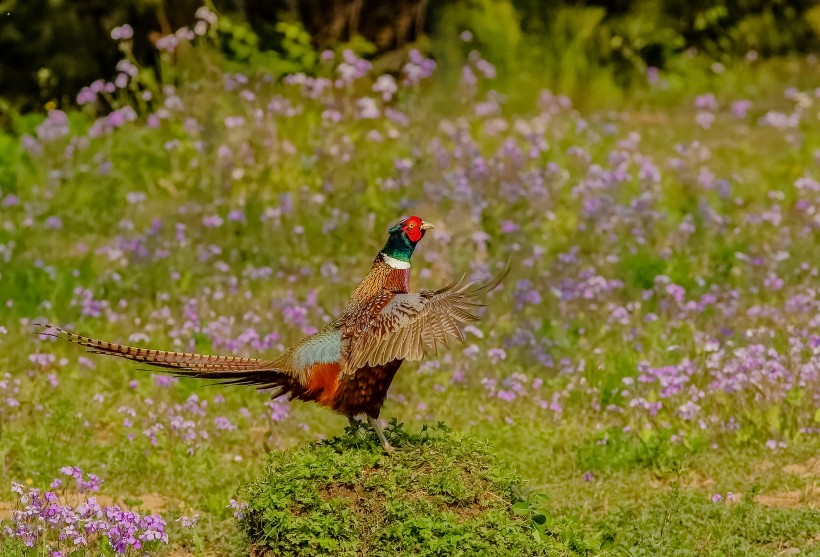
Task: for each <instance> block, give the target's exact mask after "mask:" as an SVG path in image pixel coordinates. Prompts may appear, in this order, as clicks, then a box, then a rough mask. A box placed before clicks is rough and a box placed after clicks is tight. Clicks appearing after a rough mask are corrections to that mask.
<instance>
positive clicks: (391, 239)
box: [381, 216, 435, 267]
mask: <svg viewBox="0 0 820 557" xmlns="http://www.w3.org/2000/svg"><path fill="white" fill-rule="evenodd" d="M431 228H435V226H433V225H432V224H430V223H429V222H424V221H423V220H421V218H419V217H417V216H412V217H407V218H405V219H402V220H400V221H399V222H398V224H396V226H394V227H393V228H391V229H390V230H389V231H388V233H389V234H390V235H389V236H388V238H387V243H386V244H385V245H384V247H383V248H382V250H381V253H382V255H383V256H384V257H385V259H386V260H387V261H388V262H389V263H391V264H393V263H395V264H393V265H392V266H393V267H403V266H407V267H409V266H410V257H411V256H412V255H413V250H415V249H416V244H418V243H419V242H420V241H421V239H422V238H424V233H425V232H426V231H428V230H430V229H431Z"/></svg>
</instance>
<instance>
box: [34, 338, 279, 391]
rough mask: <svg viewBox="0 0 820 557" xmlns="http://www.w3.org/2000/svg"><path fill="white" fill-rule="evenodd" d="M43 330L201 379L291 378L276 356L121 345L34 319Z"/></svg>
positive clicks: (275, 382)
mask: <svg viewBox="0 0 820 557" xmlns="http://www.w3.org/2000/svg"><path fill="white" fill-rule="evenodd" d="M35 325H36V326H38V327H42V328H43V329H44V330H43V331H42V332H40V333H39V334H41V335H46V336H51V337H54V338H58V339H61V340H67V341H69V342H73V343H75V344H79V345H81V346H85V347H86V348H88V349H89V350H88V351H89V352H90V353H92V354H103V355H106V356H116V357H118V358H125V359H126V360H131V361H134V362H142V363H146V364H149V365H152V366H155V367H158V368H162V369H163V370H169V371H170V372H171V373H173V374H174V375H177V376H183V377H199V378H202V379H220V380H221V381H219V382H220V383H225V384H233V385H257V386H258V388H260V389H266V388H271V387H285V386H286V385H287V384H289V383H290V382H291V380H292V379H293V376H292V374H291V373H290V372H289V371H288V370H286V369H282V366H281V364H279V363H277V361H276V360H259V359H256V358H243V357H238V356H211V355H208V354H192V353H190V352H166V351H165V350H152V349H149V348H137V347H135V346H125V345H122V344H116V343H113V342H105V341H102V340H97V339H93V338H89V337H86V336H83V335H78V334H76V333H72V332H69V331H66V330H65V329H61V328H60V327H55V326H54V325H49V324H42V323H35Z"/></svg>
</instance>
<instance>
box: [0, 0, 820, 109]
mask: <svg viewBox="0 0 820 557" xmlns="http://www.w3.org/2000/svg"><path fill="white" fill-rule="evenodd" d="M201 5H202V2H201V0H121V1H117V2H110V1H105V0H0V99H2V101H0V111H2V112H6V113H7V112H9V111H10V110H20V111H28V110H37V109H42V108H43V107H44V106H45V105H46V104H47V103H49V102H51V103H54V104H56V105H57V106H65V105H67V104H71V103H73V102H74V96H75V95H76V93H77V91H78V90H79V89H80V88H81V87H82V86H84V85H87V84H88V83H90V82H91V81H93V80H95V79H98V78H104V79H110V78H111V77H112V76H113V75H115V73H116V71H115V69H114V68H115V65H116V62H117V60H118V59H119V58H120V53H119V52H118V50H117V49H116V48H115V45H114V42H113V41H112V39H111V36H110V35H111V30H112V29H113V28H114V27H116V26H119V25H123V24H125V23H128V24H130V25H131V26H132V27H133V29H134V54H135V56H136V58H137V59H138V60H139V61H140V62H142V63H143V64H153V63H155V62H156V61H155V60H154V57H155V56H156V51H155V50H154V49H152V48H151V47H152V43H155V42H156V41H157V40H158V39H159V38H160V37H162V36H163V35H167V34H170V33H173V32H174V31H175V30H176V29H177V28H179V27H181V26H184V25H187V24H189V23H190V22H191V21H193V20H194V18H193V15H194V13H195V11H196V10H197V8H198V7H199V6H201ZM208 5H209V6H210V7H211V8H213V9H215V10H216V11H217V12H219V13H220V21H219V27H218V32H219V35H220V39H221V46H222V49H223V51H224V54H225V55H226V56H227V57H228V58H229V59H232V60H234V61H236V62H239V63H248V62H250V63H252V65H253V66H255V67H260V66H267V68H266V69H267V70H269V71H273V72H274V74H277V73H278V74H279V75H281V74H285V73H288V72H293V71H305V72H308V73H310V72H311V70H312V69H313V66H314V65H315V64H316V52H317V51H321V50H322V49H324V48H336V47H338V46H339V45H340V44H347V45H352V46H353V47H354V50H356V51H357V52H358V53H360V54H362V55H365V56H367V57H369V58H371V59H374V60H375V61H377V62H378V63H381V64H383V65H384V67H385V68H387V69H389V68H391V67H392V66H394V65H395V64H398V61H399V60H400V59H402V55H403V54H404V53H405V50H406V49H407V48H408V47H409V45H414V46H416V47H419V46H421V48H422V50H426V51H428V52H429V53H431V54H433V55H434V56H435V57H436V59H437V60H438V61H439V66H440V67H444V68H447V67H448V64H447V62H448V61H453V62H456V61H457V60H461V59H462V56H463V52H462V50H463V44H460V39H459V36H460V34H461V33H462V32H463V31H464V30H469V31H470V32H471V33H472V35H473V41H472V42H471V48H475V47H477V48H478V49H479V50H480V51H481V52H482V54H483V56H484V57H485V58H486V59H488V60H489V61H490V62H492V63H494V64H495V65H496V66H497V67H498V68H499V73H500V74H505V75H510V74H515V73H517V72H520V71H525V70H526V71H531V70H532V69H533V68H536V69H537V71H538V72H539V73H540V75H538V76H537V77H538V79H539V81H540V84H542V85H545V86H549V87H553V88H555V89H558V90H561V91H566V92H570V93H572V92H574V90H575V89H577V88H578V87H579V86H580V85H579V84H587V86H589V84H593V86H594V83H595V80H601V79H602V75H604V76H605V78H606V80H607V81H609V82H611V83H613V84H615V85H616V86H617V87H619V88H629V87H630V86H631V85H633V84H634V83H635V82H636V81H638V82H643V81H644V80H645V78H646V72H647V69H650V68H658V69H660V70H664V71H665V72H668V73H674V71H675V68H676V66H677V65H680V64H679V60H680V59H681V58H682V57H686V56H690V57H691V55H692V54H694V53H698V54H702V55H704V56H705V57H708V58H709V59H711V60H714V61H715V62H717V63H723V64H726V63H730V62H731V61H732V60H734V59H739V58H742V57H753V58H754V57H760V58H770V57H775V56H783V55H789V54H797V53H799V54H807V53H808V54H811V53H812V52H815V51H816V50H817V48H818V46H820V5H818V4H817V2H815V1H813V0H775V1H768V0H717V1H712V0H669V1H663V0H614V1H602V0H597V1H596V0H592V1H590V2H569V1H564V0H268V1H265V0H216V1H214V2H213V3H212V4H211V3H209V4H208ZM457 65H458V64H457V63H453V64H452V66H453V67H455V66H457ZM650 71H654V70H650Z"/></svg>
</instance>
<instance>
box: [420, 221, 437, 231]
mask: <svg viewBox="0 0 820 557" xmlns="http://www.w3.org/2000/svg"><path fill="white" fill-rule="evenodd" d="M435 227H436V225H434V224H430V223H429V222H424V221H421V227H420V228H421V229H422V230H430V229H431V228H435Z"/></svg>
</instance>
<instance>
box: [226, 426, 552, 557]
mask: <svg viewBox="0 0 820 557" xmlns="http://www.w3.org/2000/svg"><path fill="white" fill-rule="evenodd" d="M385 433H386V435H387V437H388V440H389V441H390V443H391V444H393V445H394V446H395V447H396V448H397V449H398V450H397V451H396V452H395V453H394V454H392V455H386V454H385V453H384V452H383V451H382V449H381V447H380V446H379V444H378V442H377V440H376V439H375V436H374V435H371V434H367V435H366V436H364V437H363V436H362V435H359V434H357V433H354V432H352V431H349V432H348V435H345V436H342V437H337V438H334V439H330V440H328V441H323V442H320V443H315V444H312V445H309V446H307V447H304V448H300V449H298V450H290V451H286V452H274V453H272V454H271V455H270V457H269V466H268V467H267V470H266V471H265V473H264V474H263V475H262V477H260V478H259V479H258V480H257V481H256V482H254V483H252V484H250V485H248V486H246V487H245V488H244V494H243V495H244V498H245V499H246V501H247V502H248V504H249V507H248V509H247V511H246V513H245V517H244V519H243V521H242V524H243V527H244V529H245V531H246V533H247V534H248V536H249V537H250V540H251V542H252V544H253V546H254V549H255V552H256V553H257V554H260V555H269V556H270V555H275V556H286V555H311V556H315V555H357V556H358V555H374V556H377V555H384V556H390V557H395V556H398V555H413V556H425V555H448V556H449V555H471V556H473V555H544V554H549V553H553V552H555V550H556V549H559V548H558V547H557V546H559V545H560V546H561V547H563V544H561V543H560V542H559V541H558V540H554V539H551V538H550V537H549V536H548V535H547V536H544V535H543V529H541V528H539V525H540V524H543V523H544V521H545V520H546V517H545V516H543V515H539V514H536V513H535V512H534V511H532V510H531V504H530V503H528V502H526V501H522V500H521V496H520V495H519V487H520V485H521V480H520V478H519V477H518V475H517V474H516V473H514V472H512V471H511V470H510V469H509V468H508V467H506V466H505V465H504V464H503V463H501V462H499V460H498V458H497V457H496V456H494V455H493V453H492V451H491V450H490V448H489V447H488V446H487V445H486V444H484V443H482V442H479V441H477V440H475V439H471V438H470V437H467V436H463V435H458V434H454V433H452V432H451V431H450V430H449V429H448V428H447V427H446V426H444V425H443V424H439V425H437V426H433V427H428V426H425V427H424V428H422V430H421V432H420V433H419V434H410V433H408V432H406V431H404V430H403V429H402V428H401V427H400V426H397V425H396V424H395V423H394V424H392V426H390V427H388V428H387V429H386V431H385ZM559 552H560V549H559Z"/></svg>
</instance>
